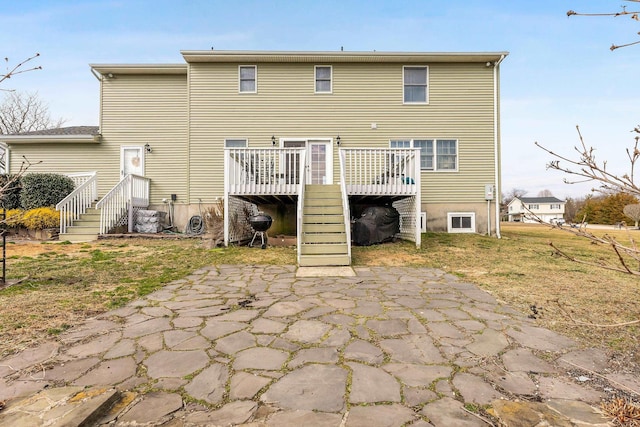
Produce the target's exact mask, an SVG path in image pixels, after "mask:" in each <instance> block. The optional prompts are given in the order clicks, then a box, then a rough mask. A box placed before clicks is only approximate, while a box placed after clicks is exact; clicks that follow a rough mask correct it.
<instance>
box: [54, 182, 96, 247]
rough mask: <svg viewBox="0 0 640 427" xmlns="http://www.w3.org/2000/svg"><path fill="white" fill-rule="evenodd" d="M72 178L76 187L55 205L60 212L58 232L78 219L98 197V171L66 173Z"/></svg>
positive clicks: (63, 231)
mask: <svg viewBox="0 0 640 427" xmlns="http://www.w3.org/2000/svg"><path fill="white" fill-rule="evenodd" d="M67 176H68V177H69V178H71V179H72V180H73V182H74V183H75V185H76V188H75V189H74V190H73V191H72V192H71V193H70V194H69V195H68V196H67V197H65V198H64V199H62V200H60V202H59V203H58V204H57V205H56V210H57V211H59V212H60V234H63V233H66V232H67V227H69V226H71V225H72V224H73V222H74V221H77V220H78V219H80V215H82V214H84V213H86V212H87V209H89V208H90V207H91V206H92V205H93V202H95V201H96V200H97V199H98V173H97V172H83V173H74V174H69V175H67Z"/></svg>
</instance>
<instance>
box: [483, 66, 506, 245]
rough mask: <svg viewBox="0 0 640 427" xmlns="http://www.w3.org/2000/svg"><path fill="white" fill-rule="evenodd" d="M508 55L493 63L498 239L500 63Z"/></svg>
mask: <svg viewBox="0 0 640 427" xmlns="http://www.w3.org/2000/svg"><path fill="white" fill-rule="evenodd" d="M505 57H506V55H505V54H503V55H500V59H498V60H497V61H496V62H495V64H494V65H493V150H494V157H495V164H494V170H495V182H496V189H495V193H496V194H495V199H496V237H497V238H498V239H500V238H502V236H501V235H500V200H499V197H500V194H501V193H500V188H501V186H500V184H501V183H500V143H499V142H500V132H499V130H498V126H499V125H500V121H499V120H498V112H499V109H498V98H499V97H498V91H499V86H498V67H499V66H500V63H501V62H502V61H503V60H504V58H505ZM490 221H491V219H490V218H487V222H490Z"/></svg>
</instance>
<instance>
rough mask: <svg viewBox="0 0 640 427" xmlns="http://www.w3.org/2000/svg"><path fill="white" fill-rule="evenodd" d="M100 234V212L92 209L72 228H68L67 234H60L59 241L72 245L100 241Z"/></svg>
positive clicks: (75, 222) (74, 223)
mask: <svg viewBox="0 0 640 427" xmlns="http://www.w3.org/2000/svg"><path fill="white" fill-rule="evenodd" d="M99 232H100V211H99V210H98V209H96V208H95V207H91V208H89V209H87V211H86V212H85V213H84V214H82V215H81V216H80V219H79V220H77V221H74V222H73V225H72V226H69V227H67V232H66V233H63V234H60V237H59V240H60V241H61V242H64V241H69V242H72V243H79V242H91V241H94V240H98V234H99Z"/></svg>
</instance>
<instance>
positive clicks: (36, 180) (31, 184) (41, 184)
mask: <svg viewBox="0 0 640 427" xmlns="http://www.w3.org/2000/svg"><path fill="white" fill-rule="evenodd" d="M74 187H75V185H74V183H73V180H72V179H71V178H69V177H68V176H64V175H58V174H54V173H30V174H27V175H24V176H23V177H22V191H21V193H20V202H21V204H22V207H23V208H24V209H35V208H42V207H46V206H55V205H56V204H58V202H59V201H60V200H62V199H64V198H65V197H66V196H67V195H68V194H69V193H71V192H72V191H73V189H74Z"/></svg>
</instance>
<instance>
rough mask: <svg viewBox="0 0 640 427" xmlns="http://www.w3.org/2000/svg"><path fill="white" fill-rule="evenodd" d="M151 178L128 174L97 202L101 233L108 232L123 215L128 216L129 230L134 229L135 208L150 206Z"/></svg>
mask: <svg viewBox="0 0 640 427" xmlns="http://www.w3.org/2000/svg"><path fill="white" fill-rule="evenodd" d="M149 181H150V180H149V178H145V177H143V176H139V175H131V174H130V175H127V176H125V177H124V178H122V180H121V181H120V182H119V183H118V184H116V185H115V187H113V188H112V189H111V190H110V191H109V192H108V193H107V194H106V195H105V196H104V197H103V198H102V199H101V200H100V201H99V202H98V203H97V204H96V208H99V209H100V234H106V233H108V232H109V231H110V230H111V229H112V228H113V227H115V226H116V225H117V224H118V222H119V221H120V219H122V217H123V216H125V215H126V216H127V224H128V226H129V232H131V231H133V228H132V227H133V208H146V207H148V206H149Z"/></svg>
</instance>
